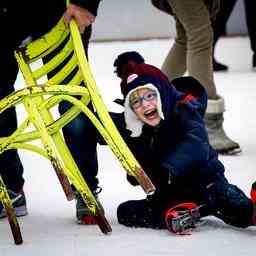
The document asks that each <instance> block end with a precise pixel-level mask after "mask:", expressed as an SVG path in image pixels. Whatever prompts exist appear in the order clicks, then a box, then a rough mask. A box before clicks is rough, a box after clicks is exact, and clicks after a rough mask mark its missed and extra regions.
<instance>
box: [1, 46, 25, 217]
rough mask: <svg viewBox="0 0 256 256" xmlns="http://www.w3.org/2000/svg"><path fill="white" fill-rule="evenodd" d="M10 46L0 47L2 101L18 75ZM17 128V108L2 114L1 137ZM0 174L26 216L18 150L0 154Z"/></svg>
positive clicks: (2, 211) (15, 205)
mask: <svg viewBox="0 0 256 256" xmlns="http://www.w3.org/2000/svg"><path fill="white" fill-rule="evenodd" d="M10 45H11V44H10ZM10 45H3V42H2V43H1V46H0V71H1V76H0V84H1V86H0V100H1V99H3V98H4V97H6V96H7V95H9V94H10V93H12V92H13V91H14V83H15V80H16V77H17V74H18V64H17V62H16V60H15V58H14V52H13V49H12V47H10ZM16 128H17V116H16V111H15V107H12V108H9V109H7V110H5V111H4V112H3V113H1V114H0V137H6V136H9V135H11V134H12V133H13V132H14V131H15V130H16ZM0 174H1V176H2V178H3V181H4V183H5V185H6V187H7V189H8V192H9V195H10V197H11V199H15V198H16V199H17V200H16V201H15V203H13V207H14V209H15V211H16V215H17V216H23V215H26V214H27V208H26V199H25V196H24V192H23V185H24V179H23V166H22V163H21V161H20V158H19V155H18V152H17V150H16V149H12V150H7V151H5V152H4V153H2V154H0ZM5 216H6V212H5V210H4V209H3V206H2V204H1V203H0V217H5Z"/></svg>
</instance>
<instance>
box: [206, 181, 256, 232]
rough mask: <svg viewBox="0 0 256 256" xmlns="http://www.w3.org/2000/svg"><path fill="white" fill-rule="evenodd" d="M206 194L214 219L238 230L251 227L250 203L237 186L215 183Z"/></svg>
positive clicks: (251, 212) (251, 206) (251, 209)
mask: <svg viewBox="0 0 256 256" xmlns="http://www.w3.org/2000/svg"><path fill="white" fill-rule="evenodd" d="M208 193H209V198H210V200H209V202H210V204H212V205H211V207H212V208H215V212H216V214H215V215H216V217H219V218H220V219H222V220H223V221H224V222H225V223H227V224H229V225H233V226H236V227H239V228H246V227H248V226H250V225H252V214H253V205H252V202H251V200H250V199H249V198H248V197H247V196H246V195H245V194H244V192H243V191H242V190H240V189H239V188H238V187H237V186H235V185H232V184H229V183H226V182H224V183H221V182H217V183H216V184H213V185H212V186H211V187H210V188H209V191H208Z"/></svg>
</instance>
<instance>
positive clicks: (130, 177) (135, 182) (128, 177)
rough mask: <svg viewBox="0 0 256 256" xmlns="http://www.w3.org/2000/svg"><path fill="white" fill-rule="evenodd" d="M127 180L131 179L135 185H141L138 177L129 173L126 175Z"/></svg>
mask: <svg viewBox="0 0 256 256" xmlns="http://www.w3.org/2000/svg"><path fill="white" fill-rule="evenodd" d="M126 178H127V180H128V181H129V183H130V184H131V185H133V186H138V185H140V184H139V182H138V181H137V180H136V178H135V177H134V176H131V175H129V174H127V176H126Z"/></svg>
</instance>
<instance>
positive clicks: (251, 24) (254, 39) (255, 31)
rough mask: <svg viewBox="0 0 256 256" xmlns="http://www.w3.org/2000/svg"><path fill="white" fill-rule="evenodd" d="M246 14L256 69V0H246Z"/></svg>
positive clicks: (253, 62) (253, 66) (255, 67)
mask: <svg viewBox="0 0 256 256" xmlns="http://www.w3.org/2000/svg"><path fill="white" fill-rule="evenodd" d="M244 5H245V16H246V23H247V28H248V34H249V38H250V42H251V49H252V52H253V56H252V68H253V69H254V70H256V20H255V11H256V2H255V0H244Z"/></svg>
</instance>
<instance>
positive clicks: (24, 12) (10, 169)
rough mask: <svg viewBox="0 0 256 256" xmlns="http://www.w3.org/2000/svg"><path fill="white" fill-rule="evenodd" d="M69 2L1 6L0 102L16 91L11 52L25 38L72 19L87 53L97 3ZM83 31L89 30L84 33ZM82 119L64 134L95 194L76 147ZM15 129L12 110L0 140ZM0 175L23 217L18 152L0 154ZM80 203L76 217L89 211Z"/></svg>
mask: <svg viewBox="0 0 256 256" xmlns="http://www.w3.org/2000/svg"><path fill="white" fill-rule="evenodd" d="M70 2H71V3H70V4H69V5H68V7H67V6H66V1H65V0H61V1H60V0H44V1H32V0H26V1H1V2H0V23H1V24H4V25H3V26H2V31H1V32H2V35H4V37H2V38H1V41H0V72H1V76H0V84H1V86H0V99H3V98H4V97H6V96H7V95H9V94H10V93H12V92H13V91H14V90H15V89H14V83H15V80H16V78H17V74H18V71H19V68H18V64H17V62H16V59H15V57H14V50H15V49H16V48H17V47H18V46H19V45H20V44H22V42H23V41H24V40H25V39H27V38H28V37H30V38H32V40H34V39H36V38H38V37H40V36H42V35H43V34H45V33H46V32H48V31H49V30H50V29H51V28H52V27H53V26H54V25H55V24H57V22H58V21H59V19H60V18H61V17H62V15H63V14H64V22H65V23H66V24H68V23H69V21H70V19H71V18H75V20H76V22H77V24H78V28H79V30H80V32H81V34H82V40H83V45H84V48H85V50H86V51H87V49H88V43H89V38H90V34H91V24H92V23H93V22H94V20H95V17H96V15H97V9H98V5H99V3H100V0H71V1H70ZM86 27H88V28H87V29H86V30H85V28H86ZM63 108H64V107H63V106H60V112H63V111H64V109H63ZM83 118H84V117H83V116H82V115H79V116H78V117H77V118H75V119H74V120H73V121H72V122H71V123H70V124H69V125H68V126H67V127H65V129H63V133H64V136H65V140H66V143H67V145H68V147H69V149H70V151H71V154H72V156H73V157H74V159H75V161H76V163H77V165H78V167H79V169H80V170H81V172H82V174H83V176H84V178H85V180H86V181H87V183H88V186H89V187H90V188H91V190H92V191H93V192H94V191H95V190H96V189H97V182H98V180H97V178H96V174H93V177H94V179H93V180H91V179H90V177H89V175H90V170H89V171H88V169H89V167H87V166H84V161H85V160H86V159H85V158H86V157H87V156H84V155H83V149H82V146H83V145H82V144H81V143H79V142H80V138H81V137H80V136H81V132H82V130H83V126H82V124H83V122H84V119H83ZM16 129H17V116H16V111H15V108H14V107H13V108H9V109H7V110H6V111H4V112H3V113H1V114H0V137H5V136H9V135H10V134H12V133H13V132H14V131H15V130H16ZM88 157H91V156H88ZM87 171H88V172H87ZM0 174H1V176H2V178H3V180H4V183H5V185H6V187H7V189H8V193H9V195H10V197H11V199H12V201H13V207H14V209H15V211H16V215H17V216H23V215H26V214H27V207H26V198H25V194H24V191H23V186H24V178H23V165H22V163H21V160H20V158H19V155H18V152H17V150H14V149H12V150H8V151H6V152H4V153H3V154H0ZM81 201H82V200H81V198H80V197H79V195H78V200H77V212H79V214H87V213H88V211H89V210H88V208H87V207H86V206H85V204H84V203H83V204H82V203H80V202H81ZM5 216H6V212H5V209H4V208H3V205H2V204H1V203H0V217H5Z"/></svg>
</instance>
